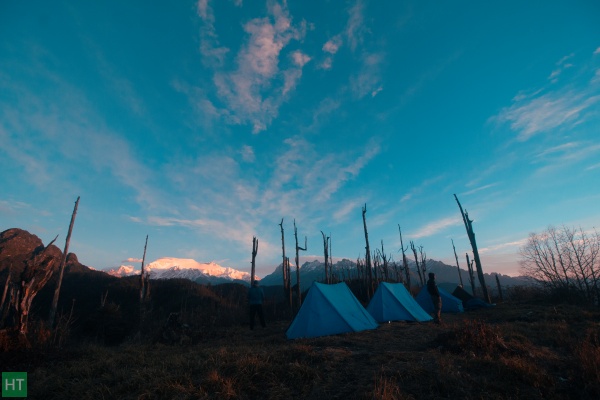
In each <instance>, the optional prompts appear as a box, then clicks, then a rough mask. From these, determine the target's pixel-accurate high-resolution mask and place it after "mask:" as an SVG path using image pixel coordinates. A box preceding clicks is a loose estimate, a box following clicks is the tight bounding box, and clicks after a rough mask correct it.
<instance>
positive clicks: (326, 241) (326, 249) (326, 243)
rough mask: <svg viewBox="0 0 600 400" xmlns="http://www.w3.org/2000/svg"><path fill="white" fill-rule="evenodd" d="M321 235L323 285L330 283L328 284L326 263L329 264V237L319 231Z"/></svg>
mask: <svg viewBox="0 0 600 400" xmlns="http://www.w3.org/2000/svg"><path fill="white" fill-rule="evenodd" d="M321 235H322V236H323V255H324V260H325V283H330V282H329V268H328V263H329V237H328V236H325V234H324V233H323V231H321Z"/></svg>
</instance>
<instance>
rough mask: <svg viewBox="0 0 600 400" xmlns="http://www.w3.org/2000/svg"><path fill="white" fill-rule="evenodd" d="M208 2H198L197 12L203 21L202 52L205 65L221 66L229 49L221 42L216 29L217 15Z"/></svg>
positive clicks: (201, 30) (201, 34)
mask: <svg viewBox="0 0 600 400" xmlns="http://www.w3.org/2000/svg"><path fill="white" fill-rule="evenodd" d="M208 3H209V0H199V1H198V3H197V12H198V15H199V16H200V18H201V19H202V21H203V25H202V27H201V29H200V54H202V62H203V63H204V65H206V66H208V67H220V66H222V65H223V64H224V63H225V57H226V56H227V54H228V53H229V49H228V48H227V47H224V46H221V45H220V43H219V38H218V35H217V32H216V29H215V15H214V12H213V9H212V7H211V6H210V5H209V4H208Z"/></svg>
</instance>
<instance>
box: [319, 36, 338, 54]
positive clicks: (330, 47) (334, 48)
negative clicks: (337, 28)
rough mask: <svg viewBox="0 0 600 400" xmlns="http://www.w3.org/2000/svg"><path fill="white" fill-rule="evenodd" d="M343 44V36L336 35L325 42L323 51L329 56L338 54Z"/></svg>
mask: <svg viewBox="0 0 600 400" xmlns="http://www.w3.org/2000/svg"><path fill="white" fill-rule="evenodd" d="M342 43H343V41H342V36H341V35H335V36H334V37H332V38H331V39H329V40H328V41H327V42H325V44H324V45H323V51H324V52H326V53H329V54H335V53H337V52H338V50H339V49H340V47H341V46H342Z"/></svg>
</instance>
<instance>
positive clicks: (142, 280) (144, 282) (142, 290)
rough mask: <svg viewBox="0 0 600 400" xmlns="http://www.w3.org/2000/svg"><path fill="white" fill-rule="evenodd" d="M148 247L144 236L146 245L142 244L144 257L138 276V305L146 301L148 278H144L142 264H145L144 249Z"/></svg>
mask: <svg viewBox="0 0 600 400" xmlns="http://www.w3.org/2000/svg"><path fill="white" fill-rule="evenodd" d="M147 247H148V235H146V243H145V244H144V255H143V256H142V273H141V274H140V303H143V302H145V301H146V294H147V289H148V288H147V283H148V277H147V276H146V275H147V274H146V271H145V270H144V264H145V262H146V248H147Z"/></svg>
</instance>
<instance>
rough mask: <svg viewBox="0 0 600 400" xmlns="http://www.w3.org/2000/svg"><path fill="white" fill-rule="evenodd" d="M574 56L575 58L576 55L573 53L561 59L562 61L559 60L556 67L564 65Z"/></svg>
mask: <svg viewBox="0 0 600 400" xmlns="http://www.w3.org/2000/svg"><path fill="white" fill-rule="evenodd" d="M573 56H575V53H571V54H569V55H566V56H564V57H563V58H561V59H560V60H558V61H557V62H556V65H563V64H564V63H565V61H567V60H569V59H571V58H573Z"/></svg>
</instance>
